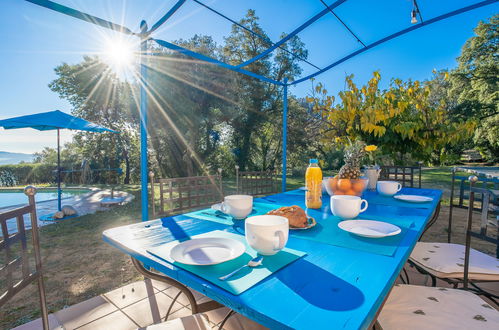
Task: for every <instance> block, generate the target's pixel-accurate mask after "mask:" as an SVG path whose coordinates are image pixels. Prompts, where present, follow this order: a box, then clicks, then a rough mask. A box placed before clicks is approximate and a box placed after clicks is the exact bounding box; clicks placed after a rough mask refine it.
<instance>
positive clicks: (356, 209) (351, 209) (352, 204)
mask: <svg viewBox="0 0 499 330" xmlns="http://www.w3.org/2000/svg"><path fill="white" fill-rule="evenodd" d="M362 203H365V206H364V207H362V208H361V206H362ZM368 205H369V204H368V203H367V201H366V200H365V199H361V198H360V197H358V196H350V195H335V196H331V212H333V214H334V215H335V216H337V217H340V218H341V219H343V220H344V219H353V218H355V217H356V216H358V215H359V213H362V212H364V211H365V210H367V206H368Z"/></svg>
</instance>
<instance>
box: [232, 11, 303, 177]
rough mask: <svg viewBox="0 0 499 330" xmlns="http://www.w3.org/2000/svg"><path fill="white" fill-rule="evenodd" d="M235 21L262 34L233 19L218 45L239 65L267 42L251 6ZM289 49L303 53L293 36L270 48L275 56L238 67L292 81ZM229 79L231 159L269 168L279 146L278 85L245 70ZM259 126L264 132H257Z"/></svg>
mask: <svg viewBox="0 0 499 330" xmlns="http://www.w3.org/2000/svg"><path fill="white" fill-rule="evenodd" d="M239 23H240V24H241V25H243V26H245V27H247V28H248V29H249V30H252V31H254V32H255V33H256V34H258V35H260V36H263V38H261V37H257V36H255V35H254V34H253V33H250V32H248V31H247V30H244V29H241V28H240V27H239V26H237V25H235V24H234V25H233V26H232V31H231V34H230V35H229V36H228V37H227V38H225V45H224V48H223V58H224V60H226V61H227V62H228V63H229V64H232V65H239V64H241V63H242V62H245V61H247V60H249V59H251V58H253V57H255V56H257V55H259V54H260V53H261V52H263V51H264V50H266V49H267V48H268V47H269V46H271V43H270V41H269V40H270V39H269V38H268V36H267V34H266V33H265V31H263V29H262V28H261V26H260V24H259V23H258V17H257V16H256V13H255V11H254V10H248V12H247V14H246V16H245V18H243V19H242V20H241V21H240V22H239ZM290 53H292V54H295V55H297V56H300V57H301V58H306V57H307V55H308V54H307V51H306V50H305V48H304V44H303V43H302V42H301V41H300V39H299V38H298V37H294V38H291V40H289V41H288V42H287V43H285V44H284V45H282V48H278V49H277V50H275V56H272V55H268V56H265V57H263V58H261V59H260V60H258V61H254V62H252V63H250V64H249V65H247V66H246V67H244V68H245V69H247V70H249V71H251V72H254V73H256V74H258V75H261V76H266V77H270V78H272V79H274V80H278V81H282V80H283V79H284V78H288V79H289V81H292V80H293V79H294V77H295V76H297V75H298V74H300V73H301V68H300V66H299V65H298V61H299V60H298V59H297V58H296V56H293V55H291V54H290ZM234 83H235V85H234V92H235V93H234V95H235V96H237V100H236V102H235V105H234V107H233V116H232V117H231V118H230V123H229V124H230V126H231V127H232V128H233V132H234V134H233V136H232V139H231V141H232V145H233V150H234V153H235V156H236V162H237V164H238V165H239V167H240V168H241V169H248V168H254V169H260V170H267V169H273V168H274V166H275V164H276V161H277V160H278V159H279V158H280V152H278V151H277V150H280V145H279V143H280V135H279V134H277V132H279V131H280V128H279V127H280V126H281V125H280V124H281V119H280V118H281V114H282V88H281V87H279V86H276V85H274V84H270V83H266V82H262V81H260V80H258V79H255V78H252V77H249V76H246V75H237V76H236V77H235V81H234ZM264 126H265V127H264ZM262 128H263V131H265V132H266V134H260V132H261V129H262ZM254 146H258V148H259V149H260V150H259V152H256V150H255V153H257V154H258V153H259V154H260V157H251V155H252V154H253V151H254V150H253V149H254ZM271 150H272V151H271ZM262 152H263V153H265V155H263V154H262ZM269 152H270V153H271V155H270V154H268V153H269ZM268 157H271V158H272V160H271V159H269V158H268Z"/></svg>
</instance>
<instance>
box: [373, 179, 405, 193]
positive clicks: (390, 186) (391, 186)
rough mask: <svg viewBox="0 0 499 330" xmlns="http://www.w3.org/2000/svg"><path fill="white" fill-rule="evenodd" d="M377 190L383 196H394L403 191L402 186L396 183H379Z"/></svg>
mask: <svg viewBox="0 0 499 330" xmlns="http://www.w3.org/2000/svg"><path fill="white" fill-rule="evenodd" d="M376 189H377V190H378V193H379V194H381V195H384V196H393V195H395V194H396V193H398V192H399V191H400V189H402V185H401V184H400V183H398V182H396V181H378V183H377V184H376Z"/></svg>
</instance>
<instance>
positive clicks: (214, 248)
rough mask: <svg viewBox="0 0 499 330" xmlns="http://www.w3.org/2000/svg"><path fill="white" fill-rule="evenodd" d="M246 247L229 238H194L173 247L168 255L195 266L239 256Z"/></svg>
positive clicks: (211, 263) (213, 263) (217, 262)
mask: <svg viewBox="0 0 499 330" xmlns="http://www.w3.org/2000/svg"><path fill="white" fill-rule="evenodd" d="M245 250H246V247H245V246H244V244H243V243H241V242H239V241H236V240H235V239H231V238H223V237H206V238H194V239H191V240H188V241H185V242H182V243H179V244H177V245H175V246H174V247H173V249H172V250H171V251H170V256H171V258H172V259H173V260H175V261H177V262H180V263H183V264H187V265H197V266H207V265H216V264H220V263H222V262H225V261H229V260H232V259H235V258H237V257H239V256H240V255H241V254H243V253H244V251H245Z"/></svg>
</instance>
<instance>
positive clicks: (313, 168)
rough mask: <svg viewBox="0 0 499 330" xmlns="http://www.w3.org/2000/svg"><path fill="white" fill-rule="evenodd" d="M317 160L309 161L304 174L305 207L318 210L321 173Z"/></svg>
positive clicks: (319, 205) (320, 193)
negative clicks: (305, 188)
mask: <svg viewBox="0 0 499 330" xmlns="http://www.w3.org/2000/svg"><path fill="white" fill-rule="evenodd" d="M318 163H319V162H318V161H317V159H311V160H310V164H309V165H308V168H307V171H306V172H305V186H306V187H307V191H306V192H305V205H306V206H307V208H309V209H320V208H321V206H322V171H321V168H320V167H319V164H318Z"/></svg>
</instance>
